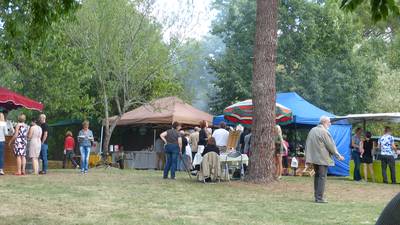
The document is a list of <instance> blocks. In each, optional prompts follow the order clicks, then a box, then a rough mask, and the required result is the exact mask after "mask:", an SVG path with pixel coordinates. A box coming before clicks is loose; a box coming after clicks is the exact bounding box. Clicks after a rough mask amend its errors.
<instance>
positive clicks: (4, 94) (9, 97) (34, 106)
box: [0, 87, 44, 111]
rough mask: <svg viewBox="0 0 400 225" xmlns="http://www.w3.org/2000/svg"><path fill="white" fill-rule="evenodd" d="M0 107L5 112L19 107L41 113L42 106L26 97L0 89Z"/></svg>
mask: <svg viewBox="0 0 400 225" xmlns="http://www.w3.org/2000/svg"><path fill="white" fill-rule="evenodd" d="M0 107H1V108H4V109H6V110H7V111H9V110H12V109H18V108H21V107H24V108H27V109H30V110H37V111H42V110H43V107H44V105H43V104H42V103H40V102H37V101H35V100H32V99H30V98H28V97H25V96H22V95H20V94H17V93H15V92H13V91H11V90H9V89H7V88H4V87H0Z"/></svg>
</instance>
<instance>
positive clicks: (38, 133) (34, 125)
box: [0, 113, 48, 176]
mask: <svg viewBox="0 0 400 225" xmlns="http://www.w3.org/2000/svg"><path fill="white" fill-rule="evenodd" d="M6 135H12V138H11V140H10V141H9V142H8V145H9V147H10V149H12V150H13V152H14V155H15V158H16V173H15V175H17V176H21V175H25V174H26V158H27V157H28V158H30V159H31V160H32V169H33V174H46V173H47V168H48V161H47V150H48V145H47V137H48V125H47V123H46V115H44V114H41V115H40V116H39V119H32V120H31V123H30V125H28V124H27V123H26V116H25V114H20V115H19V116H18V123H17V124H16V125H15V128H14V126H12V125H11V124H10V123H7V122H6V116H5V115H4V113H0V155H1V156H0V175H4V171H3V166H4V149H5V136H6ZM27 149H29V152H28V155H27ZM39 159H41V160H42V170H40V171H39Z"/></svg>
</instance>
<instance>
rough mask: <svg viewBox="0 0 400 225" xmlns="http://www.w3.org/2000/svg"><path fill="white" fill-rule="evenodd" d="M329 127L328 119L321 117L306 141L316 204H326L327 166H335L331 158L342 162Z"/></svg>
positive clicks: (307, 158)
mask: <svg viewBox="0 0 400 225" xmlns="http://www.w3.org/2000/svg"><path fill="white" fill-rule="evenodd" d="M330 125H331V121H330V119H329V117H327V116H321V118H320V120H319V125H318V126H316V127H314V128H312V129H311V131H310V133H308V137H307V141H306V150H305V153H306V163H310V164H312V165H313V167H314V171H315V176H314V197H315V202H316V203H327V201H326V199H325V198H324V191H325V183H326V179H327V174H328V166H334V165H335V164H334V162H333V160H332V156H335V157H336V158H337V159H339V160H344V158H343V156H342V155H340V153H339V152H338V150H337V148H336V145H335V142H334V141H333V138H332V136H331V135H330V133H329V131H328V128H329V127H330Z"/></svg>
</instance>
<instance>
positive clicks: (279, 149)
mask: <svg viewBox="0 0 400 225" xmlns="http://www.w3.org/2000/svg"><path fill="white" fill-rule="evenodd" d="M274 131H275V138H274V143H275V168H276V175H275V176H276V177H277V178H278V179H281V177H282V172H283V168H282V167H283V166H282V155H283V154H284V151H285V150H284V147H283V137H282V129H281V127H280V126H279V125H275V129H274Z"/></svg>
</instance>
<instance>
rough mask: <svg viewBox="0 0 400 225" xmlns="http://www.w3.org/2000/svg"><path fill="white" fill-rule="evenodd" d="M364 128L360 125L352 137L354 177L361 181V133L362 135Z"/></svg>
mask: <svg viewBox="0 0 400 225" xmlns="http://www.w3.org/2000/svg"><path fill="white" fill-rule="evenodd" d="M362 132H363V130H362V129H361V127H358V128H357V129H356V132H355V134H354V135H353V137H352V138H351V157H352V158H353V161H354V173H353V179H354V180H355V181H360V180H361V174H360V163H361V157H360V156H361V155H362V154H363V152H362V148H360V144H361V135H362Z"/></svg>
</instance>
